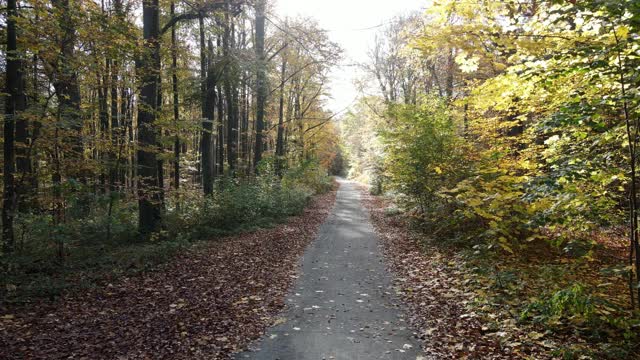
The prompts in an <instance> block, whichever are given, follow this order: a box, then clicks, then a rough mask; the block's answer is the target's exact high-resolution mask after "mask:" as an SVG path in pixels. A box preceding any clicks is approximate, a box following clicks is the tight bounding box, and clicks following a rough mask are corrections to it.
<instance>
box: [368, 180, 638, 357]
mask: <svg viewBox="0 0 640 360" xmlns="http://www.w3.org/2000/svg"><path fill="white" fill-rule="evenodd" d="M361 190H362V192H363V204H364V206H365V207H366V208H367V209H368V210H369V212H370V216H371V219H372V222H373V225H374V227H375V229H376V231H377V233H378V235H379V237H380V238H381V240H382V243H383V248H384V253H385V257H386V258H387V262H388V265H389V266H390V267H391V269H392V272H393V273H394V277H395V279H394V282H395V285H396V289H397V291H398V292H399V294H400V296H401V298H402V299H403V301H404V302H405V303H406V304H407V305H408V307H409V309H410V310H409V312H410V314H411V315H410V316H409V318H408V320H409V322H410V323H411V324H412V326H413V327H414V328H416V329H420V332H419V334H418V336H419V337H420V338H421V339H422V346H423V350H424V351H425V352H426V353H427V354H429V356H433V357H434V358H438V359H552V358H565V359H605V358H606V359H627V358H629V359H631V358H637V357H636V355H635V352H634V350H633V349H634V348H635V347H636V345H637V344H636V345H634V344H633V343H632V342H631V343H629V342H626V345H624V343H625V341H624V338H623V334H622V332H621V331H620V330H619V329H618V330H616V329H615V328H612V327H611V326H608V325H607V324H602V323H600V324H599V325H594V324H593V323H588V322H583V321H581V320H580V318H579V317H574V318H570V317H559V318H558V319H557V322H556V323H555V324H554V326H549V325H544V324H540V323H537V324H536V323H535V322H531V321H521V319H520V318H519V317H520V316H521V314H522V309H523V308H524V307H525V306H526V304H527V303H530V302H531V301H532V300H533V299H535V296H537V295H540V294H542V293H544V290H542V289H544V288H545V286H546V287H549V286H550V285H554V286H556V285H557V284H555V283H553V282H556V281H558V279H559V278H561V277H559V276H558V274H557V273H554V272H553V271H567V270H563V269H566V267H567V259H566V258H565V257H562V256H558V255H557V254H554V253H552V252H550V251H548V249H547V250H544V251H541V252H540V251H532V252H531V253H530V254H529V255H527V256H526V258H525V259H524V260H523V261H521V262H518V263H514V262H513V261H512V260H510V259H509V257H508V256H502V257H500V258H495V257H494V258H492V259H490V260H489V261H487V260H486V259H485V260H482V262H480V260H478V256H476V257H475V258H474V256H473V255H472V253H473V250H471V251H466V252H465V251H463V250H461V249H458V248H456V247H455V246H447V245H442V244H438V243H437V242H435V241H434V239H429V235H428V234H425V233H421V232H418V231H416V230H414V229H413V227H412V226H411V224H410V221H409V219H408V218H407V217H406V216H405V215H403V214H402V213H400V212H399V211H398V210H397V208H396V207H395V205H394V204H393V201H392V200H391V199H389V198H386V197H381V196H373V195H370V194H369V192H368V190H367V189H365V188H364V187H363V188H362V189H361ZM436 240H438V239H436ZM440 240H442V239H440ZM600 240H602V239H600ZM609 240H610V239H609ZM441 242H442V241H441ZM600 242H601V243H603V244H601V245H600V247H601V250H600V251H599V252H598V254H596V259H593V260H592V261H590V262H587V263H585V264H582V265H579V266H569V267H571V271H572V272H571V273H570V275H571V276H569V278H570V283H571V282H573V283H579V282H582V283H585V284H590V283H593V284H596V285H594V286H593V287H595V288H598V284H604V285H605V287H600V289H601V290H600V292H599V293H597V294H594V295H593V296H589V297H587V298H586V299H587V300H588V301H594V302H596V301H600V300H599V299H606V300H607V301H606V302H604V305H602V306H600V305H599V306H598V307H596V309H595V310H594V311H595V312H596V313H597V312H599V311H604V312H605V313H607V312H608V311H612V312H613V311H614V310H613V308H616V309H621V308H622V306H624V304H620V305H616V304H613V303H615V302H620V301H621V299H624V297H625V295H626V294H627V293H626V289H625V284H624V280H621V279H611V278H607V276H606V275H602V274H599V273H598V270H602V269H605V268H606V266H609V265H611V264H619V263H622V264H624V255H623V254H624V251H623V250H624V249H618V248H617V247H616V246H612V245H611V244H607V241H600ZM537 250H541V249H540V247H539V248H537ZM470 253H471V255H470ZM487 269H488V270H487ZM549 269H552V270H553V271H550V270H549ZM594 273H595V274H598V275H597V276H596V275H594ZM549 274H550V275H549ZM554 274H555V275H554ZM507 275H508V276H507ZM546 276H550V277H546ZM547 290H549V289H547ZM536 294H537V295H536ZM578 296H580V294H578V295H577V297H578ZM577 297H576V298H577ZM572 299H573V298H571V297H570V298H569V301H571V300H572ZM627 306H628V305H627ZM622 313H623V311H622ZM622 316H624V313H623V315H622ZM594 326H600V327H594ZM632 331H633V330H632ZM621 344H622V345H621Z"/></svg>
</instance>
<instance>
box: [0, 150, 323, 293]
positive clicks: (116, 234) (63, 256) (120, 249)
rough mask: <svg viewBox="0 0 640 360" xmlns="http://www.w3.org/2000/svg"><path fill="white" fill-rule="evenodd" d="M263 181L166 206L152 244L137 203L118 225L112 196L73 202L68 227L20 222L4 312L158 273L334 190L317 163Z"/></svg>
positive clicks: (2, 265)
mask: <svg viewBox="0 0 640 360" xmlns="http://www.w3.org/2000/svg"><path fill="white" fill-rule="evenodd" d="M261 174H262V175H261V176H259V177H253V178H221V179H219V180H218V181H217V184H216V190H215V192H214V194H213V195H212V196H211V197H209V198H206V199H203V198H202V196H201V195H200V194H199V191H200V190H199V189H190V190H187V191H182V192H181V193H180V195H179V197H176V198H168V199H166V201H167V207H166V208H167V210H166V213H165V215H164V219H165V220H164V221H165V222H164V225H163V227H162V230H160V231H158V232H157V233H154V234H153V235H152V236H150V237H145V238H143V237H141V236H140V235H139V234H138V233H137V215H136V214H137V211H136V203H135V200H134V199H126V198H124V197H122V198H120V197H118V198H116V199H115V201H114V202H113V204H114V206H113V209H112V213H111V217H110V218H109V216H108V215H107V211H108V210H107V209H108V204H109V202H110V200H112V199H111V198H110V196H112V195H108V194H98V195H94V194H91V193H78V194H76V195H75V197H74V198H72V199H70V200H69V206H68V210H67V213H66V218H67V220H66V221H64V222H63V223H60V224H54V221H53V218H52V216H51V215H50V214H46V213H41V214H19V216H18V217H17V219H16V224H17V225H16V228H17V232H16V233H17V236H16V238H17V251H16V252H15V253H13V254H12V255H11V257H8V256H1V255H0V279H1V280H0V305H1V304H3V303H14V304H19V303H25V302H30V301H34V300H37V299H42V298H44V299H54V298H56V297H57V296H59V295H61V294H62V293H64V292H66V291H73V290H78V289H83V288H87V287H91V286H96V285H100V284H104V283H107V282H109V281H112V280H114V279H115V278H117V277H119V276H122V275H132V274H135V273H137V272H141V271H147V270H149V269H152V268H155V267H157V266H159V265H161V264H163V263H165V262H167V261H168V260H170V259H171V258H172V257H173V256H175V255H176V254H178V253H180V252H181V251H183V250H185V249H186V248H187V247H190V246H192V245H193V244H194V243H196V242H200V241H203V240H215V239H219V238H220V237H223V236H227V235H231V234H235V233H239V232H245V231H251V230H255V229H258V228H263V227H272V226H275V225H276V224H278V223H281V222H283V221H284V220H286V218H287V217H289V216H294V215H298V214H300V213H301V212H302V211H303V210H304V208H305V206H306V205H307V204H308V202H309V200H310V199H311V197H312V196H313V195H314V194H318V193H323V192H326V191H329V190H330V189H331V188H332V186H333V180H332V179H331V178H330V177H329V176H327V175H326V172H324V171H323V170H322V169H321V168H319V167H318V166H317V164H316V163H315V162H312V161H310V162H307V163H305V164H303V165H302V166H300V167H298V168H294V169H291V170H290V171H288V172H287V173H286V174H285V175H284V176H283V178H282V179H280V178H279V177H277V176H275V175H273V171H271V168H270V167H269V165H268V164H267V165H265V167H264V169H262V171H261ZM108 227H110V231H109V233H110V234H109V236H107V228H108Z"/></svg>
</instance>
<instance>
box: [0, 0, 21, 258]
mask: <svg viewBox="0 0 640 360" xmlns="http://www.w3.org/2000/svg"><path fill="white" fill-rule="evenodd" d="M17 16H18V9H17V4H16V0H8V1H7V60H6V73H7V80H6V81H7V83H6V92H7V98H6V100H5V101H6V102H5V111H4V113H5V120H4V148H3V150H4V154H3V159H4V169H3V171H4V174H3V175H4V192H3V199H2V225H3V226H2V240H3V250H4V253H5V254H7V253H12V252H13V251H14V250H15V238H14V232H13V220H14V215H15V214H14V213H15V209H16V200H17V197H16V191H15V187H14V186H15V182H14V181H15V163H14V162H15V124H16V119H17V117H18V116H19V115H20V112H21V111H23V110H24V107H25V106H26V99H25V98H24V89H22V85H23V79H22V72H21V70H20V66H21V61H20V56H19V53H18V36H17V25H16V18H17Z"/></svg>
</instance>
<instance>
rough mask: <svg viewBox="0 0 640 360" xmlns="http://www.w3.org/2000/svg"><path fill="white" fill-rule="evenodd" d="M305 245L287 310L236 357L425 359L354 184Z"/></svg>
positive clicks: (347, 187) (345, 184)
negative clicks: (409, 327)
mask: <svg viewBox="0 0 640 360" xmlns="http://www.w3.org/2000/svg"><path fill="white" fill-rule="evenodd" d="M340 185H341V187H340V190H339V191H338V197H337V200H336V205H335V207H334V209H333V211H332V213H331V215H330V216H329V218H328V219H327V221H326V222H325V223H324V225H323V226H322V228H321V229H320V233H319V234H318V238H317V239H316V241H315V242H314V243H313V244H312V245H311V246H310V247H309V249H307V251H306V252H305V255H304V257H303V260H302V271H301V275H300V277H299V278H298V279H297V281H296V284H295V287H294V289H293V290H292V292H291V293H290V294H289V296H288V297H287V303H288V305H289V307H288V310H287V311H286V312H285V313H283V314H282V315H281V317H280V318H279V319H278V321H277V322H276V323H277V325H275V326H274V327H273V328H271V329H269V330H268V331H267V333H266V335H265V336H264V338H263V339H262V340H261V341H260V342H258V343H256V344H255V345H254V346H253V347H252V349H253V350H254V351H253V352H245V353H242V354H239V355H238V356H237V359H262V360H273V359H282V360H287V359H296V360H304V359H314V360H318V359H344V360H360V359H361V360H365V359H426V358H425V357H424V356H422V355H420V345H419V342H418V341H417V339H415V338H414V337H413V333H412V331H411V330H410V329H408V327H407V326H408V325H407V322H406V321H405V318H404V316H403V314H402V313H401V311H400V310H399V309H398V308H397V306H396V304H395V301H396V299H395V296H394V295H393V292H394V291H393V288H392V286H391V281H390V274H389V273H388V272H387V271H386V269H385V266H384V263H383V259H382V256H381V254H380V250H379V248H378V240H377V237H376V235H375V233H374V230H373V228H372V227H371V224H370V222H369V219H368V216H367V214H366V213H365V211H364V210H363V208H362V206H361V204H360V193H359V191H358V190H357V188H356V185H355V184H354V183H351V182H348V181H342V180H341V181H340Z"/></svg>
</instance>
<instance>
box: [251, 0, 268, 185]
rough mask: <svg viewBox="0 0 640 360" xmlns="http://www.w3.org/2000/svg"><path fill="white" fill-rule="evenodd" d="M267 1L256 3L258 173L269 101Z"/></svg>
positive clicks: (256, 158)
mask: <svg viewBox="0 0 640 360" xmlns="http://www.w3.org/2000/svg"><path fill="white" fill-rule="evenodd" d="M264 11H265V1H264V0H257V1H256V61H257V74H256V81H257V83H256V87H257V97H256V145H255V149H254V150H255V156H254V161H253V166H254V171H255V172H257V171H258V165H259V163H260V161H262V151H263V149H264V140H263V134H262V131H263V130H264V115H265V104H266V100H267V71H266V64H265V55H264V36H265V14H264Z"/></svg>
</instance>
